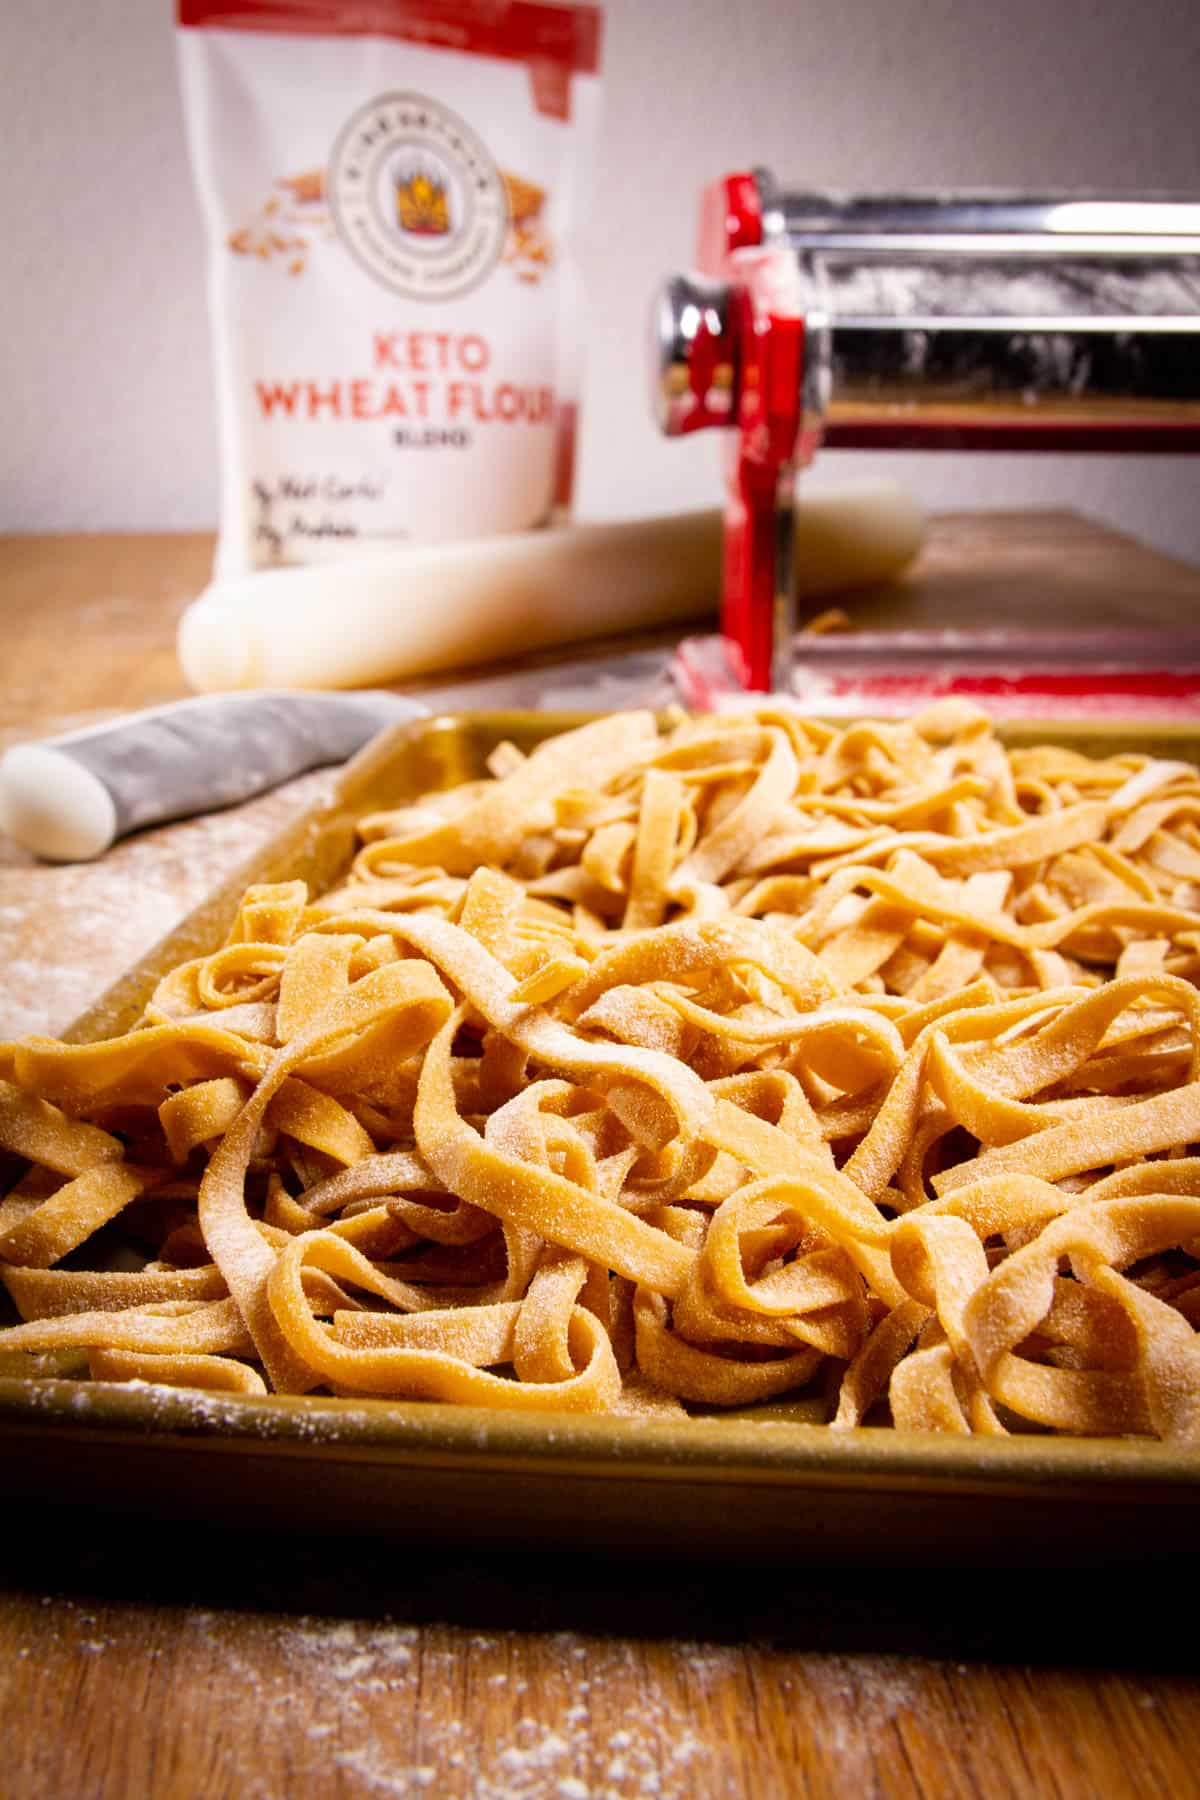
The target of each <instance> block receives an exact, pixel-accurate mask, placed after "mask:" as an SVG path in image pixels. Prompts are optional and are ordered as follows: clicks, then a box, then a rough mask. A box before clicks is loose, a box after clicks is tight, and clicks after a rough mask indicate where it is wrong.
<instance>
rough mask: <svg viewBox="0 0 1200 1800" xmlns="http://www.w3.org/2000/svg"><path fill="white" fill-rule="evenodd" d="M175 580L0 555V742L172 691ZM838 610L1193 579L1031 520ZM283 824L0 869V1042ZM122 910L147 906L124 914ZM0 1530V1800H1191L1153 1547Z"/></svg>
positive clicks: (901, 616) (157, 550)
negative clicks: (601, 1556) (831, 1559)
mask: <svg viewBox="0 0 1200 1800" xmlns="http://www.w3.org/2000/svg"><path fill="white" fill-rule="evenodd" d="M210 554H211V539H210V538H208V537H207V536H204V535H199V534H197V535H191V536H170V537H168V536H117V537H80V538H66V539H54V538H10V539H6V540H0V620H2V622H3V630H4V641H5V650H6V656H5V663H4V672H3V675H2V676H0V686H2V693H3V704H2V707H0V742H2V741H5V740H11V739H12V738H13V737H15V736H28V735H32V734H40V733H44V732H46V731H49V730H52V729H55V728H62V727H63V726H65V725H66V724H68V723H74V724H83V723H86V722H88V721H89V720H92V719H97V718H99V717H102V716H104V714H105V713H107V712H110V711H113V710H118V709H124V708H129V707H134V706H138V705H147V704H152V703H156V702H159V701H162V700H166V699H170V698H171V697H173V696H174V695H176V694H178V693H180V692H181V691H182V688H181V683H180V678H179V674H178V670H177V668H176V666H175V662H174V655H173V648H172V646H173V642H174V632H175V624H176V620H177V617H178V614H179V612H180V611H181V610H182V607H183V606H184V604H186V602H187V600H188V599H190V598H191V597H192V596H193V594H195V593H196V592H197V591H198V590H199V588H200V587H201V586H202V585H203V583H204V580H205V579H206V576H207V570H208V564H209V557H210ZM845 604H846V606H847V610H848V611H849V612H850V613H851V615H852V617H853V618H854V620H855V622H857V623H859V624H862V625H883V624H896V625H899V624H906V625H920V624H946V623H950V622H957V623H969V622H984V623H988V624H995V623H997V622H999V621H1000V620H1002V619H1003V620H1012V621H1013V622H1021V621H1022V620H1024V621H1026V622H1029V621H1031V620H1032V619H1035V618H1037V617H1038V616H1042V617H1044V615H1045V610H1046V608H1047V607H1053V609H1054V614H1055V622H1056V623H1057V624H1060V625H1064V626H1065V625H1067V624H1068V623H1084V622H1092V623H1095V624H1097V625H1100V624H1103V625H1120V624H1126V625H1128V624H1137V623H1139V622H1141V623H1167V622H1170V621H1172V620H1175V619H1178V618H1179V617H1181V616H1182V615H1184V614H1186V613H1189V612H1190V613H1191V615H1192V616H1193V617H1194V616H1195V615H1196V614H1197V613H1198V612H1200V575H1197V573H1196V572H1195V571H1192V570H1188V569H1185V568H1183V567H1182V566H1181V565H1178V564H1175V563H1172V562H1170V561H1168V560H1167V559H1166V558H1163V557H1159V556H1157V555H1154V554H1152V553H1151V552H1149V551H1146V550H1144V549H1142V548H1140V547H1139V546H1137V545H1134V544H1131V543H1130V542H1128V541H1127V540H1125V539H1121V538H1118V537H1115V536H1114V535H1113V534H1111V533H1108V532H1104V531H1101V530H1100V529H1099V528H1098V527H1094V526H1091V525H1089V524H1087V523H1086V522H1084V521H1082V520H1078V519H1073V518H1071V517H1068V516H1066V515H1058V514H1053V515H1052V514H1046V515H1039V516H1036V517H1034V518H1032V519H1024V520H1016V519H1013V518H1012V517H1006V516H996V515H987V516H983V515H979V516H973V517H964V518H958V519H951V520H945V521H941V522H939V523H938V525H937V527H936V528H935V530H934V532H933V534H932V536H931V541H930V545H929V548H928V549H927V551H926V553H925V556H924V558H923V559H922V563H921V565H920V566H919V567H918V569H917V570H916V571H914V573H913V574H912V575H911V576H910V577H909V578H908V580H907V581H905V582H904V583H901V584H899V585H898V586H897V587H894V588H891V589H886V590H885V589H880V590H878V591H876V592H873V593H868V594H863V595H860V596H856V597H854V598H853V599H851V600H849V601H847V602H846V603H845ZM660 641H661V640H660ZM608 648H609V649H611V646H608ZM543 660H544V661H546V662H547V663H551V662H552V659H549V658H547V659H543ZM501 679H502V678H501V676H499V675H498V676H497V677H496V681H494V682H493V683H491V684H490V691H489V693H488V702H489V703H491V704H495V703H498V701H499V700H500V698H501V694H500V692H499V691H498V688H497V682H500V681H501ZM439 687H440V690H441V693H443V694H446V693H449V694H451V695H452V694H453V693H455V692H461V693H462V694H463V696H464V698H465V696H466V695H467V694H468V693H469V692H470V688H469V686H468V685H466V681H465V677H464V683H463V685H462V687H461V689H458V690H456V689H455V688H454V685H453V682H451V683H450V684H449V685H448V687H443V686H442V684H439ZM319 779H320V778H319V777H316V778H314V777H309V778H305V782H308V783H312V782H313V781H315V780H319ZM311 798H312V793H311V791H310V789H309V788H307V787H306V786H305V785H304V783H299V784H292V786H291V787H290V788H289V789H285V790H282V791H281V792H280V793H279V794H276V795H273V796H268V797H266V799H264V800H261V801H256V802H252V803H251V805H250V807H249V808H238V809H235V810H234V812H232V813H229V814H224V815H220V816H219V817H218V818H215V819H212V820H206V821H197V822H194V823H189V824H185V825H178V826H173V827H169V828H166V829H165V830H162V831H157V832H151V833H145V834H142V835H141V836H140V837H139V838H136V839H134V840H132V841H131V842H130V843H128V844H126V845H123V846H120V847H118V849H117V850H116V851H114V852H113V853H111V854H110V856H109V857H107V858H105V859H104V860H103V862H102V863H100V864H98V865H95V866H94V867H90V868H83V869H65V870H61V869H45V868H40V867H38V866H37V865H35V864H33V863H32V862H31V861H30V860H29V859H28V858H25V857H23V856H22V855H21V854H20V853H18V852H16V851H14V850H12V849H11V848H10V849H9V850H8V851H6V852H4V853H3V854H2V855H0V956H2V957H3V959H4V966H5V969H6V980H5V982H4V983H3V984H2V988H0V1033H3V1032H4V1030H5V1017H4V1011H3V1008H4V1005H5V1004H7V1005H8V1006H9V1008H10V1016H16V1017H19V1018H20V1019H21V1021H22V1024H23V1028H33V1027H31V1026H27V1025H25V1021H27V1020H28V1019H30V1018H33V1019H39V1018H40V1019H42V1020H43V1022H54V1023H56V1024H65V1022H66V1018H67V1017H68V1016H69V1014H70V1012H73V1011H77V1010H79V1009H81V1008H82V1007H83V1006H84V1005H85V1004H86V1003H87V1002H88V1001H89V1000H90V999H92V998H93V997H94V996H95V995H96V993H98V992H99V990H100V989H101V988H102V987H103V986H104V985H105V983H106V981H107V980H109V979H110V978H111V977H112V976H114V975H115V974H116V973H118V972H119V970H120V969H121V968H122V967H124V966H125V965H126V964H127V963H129V962H131V961H132V960H134V958H135V957H136V956H137V955H139V954H141V952H142V951H143V950H145V949H146V948H148V946H149V943H150V941H152V939H153V938H154V937H156V936H158V935H159V934H160V933H161V932H162V931H165V930H166V929H167V928H168V927H169V926H170V924H172V923H173V922H174V918H176V917H178V915H179V913H181V912H182V911H183V910H184V908H185V906H186V905H188V904H190V903H191V902H192V901H194V900H195V899H196V898H197V897H198V895H199V893H201V892H204V891H207V890H208V889H209V888H211V887H212V886H214V885H215V884H216V882H217V881H218V880H219V879H220V878H221V877H222V875H224V874H225V873H227V872H228V871H229V870H230V869H231V868H232V866H233V865H234V864H235V863H236V862H237V861H238V860H239V859H240V857H241V856H242V855H244V854H245V853H246V850H247V848H248V847H249V845H250V844H251V842H252V841H253V840H254V838H255V837H256V836H257V835H259V834H261V835H266V833H268V832H269V831H271V830H274V829H276V828H278V826H279V825H280V824H282V823H283V821H284V819H285V818H286V817H287V815H288V811H289V810H299V808H300V806H302V805H303V804H306V803H308V801H309V800H310V799H311ZM256 808H257V809H259V810H258V811H257V812H256V811H255V810H254V809H256ZM134 888H140V889H141V891H142V892H143V894H144V893H146V892H150V893H152V894H153V895H154V896H156V898H155V899H154V901H153V903H152V904H150V905H149V906H147V905H146V904H145V903H143V905H142V908H141V911H140V913H139V914H137V916H134V914H133V912H132V911H131V909H130V908H129V907H128V905H125V904H123V901H122V896H123V895H124V894H127V893H128V892H129V891H130V890H131V889H134ZM147 932H148V933H149V936H146V935H145V934H146V933H147ZM39 1009H40V1011H39ZM2 1495H3V1487H2V1484H0V1506H2V1504H3V1500H2ZM0 1530H2V1532H3V1542H4V1544H5V1549H6V1555H5V1557H4V1561H3V1564H2V1565H0V1717H2V1718H3V1719H4V1721H5V1743H4V1750H3V1756H2V1758H0V1795H2V1796H3V1800H35V1797H36V1800H42V1797H44V1796H59V1795H62V1796H71V1797H72V1800H74V1797H76V1796H79V1797H82V1800H90V1797H92V1796H97V1797H101V1800H108V1797H109V1796H112V1797H114V1800H124V1797H126V1796H128V1797H129V1800H142V1797H143V1796H153V1797H154V1800H190V1797H191V1796H204V1797H205V1800H221V1797H222V1796H230V1797H236V1800H243V1797H253V1800H276V1797H278V1800H285V1797H286V1800H291V1797H292V1796H295V1795H308V1794H312V1795H318V1796H325V1795H329V1796H331V1797H332V1800H358V1797H359V1796H363V1797H364V1800H365V1797H369V1796H383V1797H384V1800H389V1797H392V1796H421V1795H432V1796H435V1797H439V1800H440V1797H441V1796H446V1797H447V1800H543V1797H544V1800H642V1797H645V1800H692V1797H693V1796H695V1797H697V1800H707V1797H710V1796H711V1797H712V1800H726V1797H728V1800H740V1797H741V1796H753V1797H755V1800H757V1797H759V1796H763V1797H765V1800H773V1797H774V1796H790V1795H799V1796H808V1795H812V1796H818V1797H824V1796H831V1797H832V1796H842V1795H847V1794H850V1795H858V1794H879V1795H889V1796H890V1795H897V1796H905V1797H913V1800H917V1797H924V1796H939V1797H940V1796H944V1795H949V1796H955V1797H957V1796H964V1797H965V1796H971V1795H977V1794H978V1795H985V1796H988V1797H989V1800H990V1797H991V1796H999V1797H1008V1796H1013V1797H1024V1796H1034V1795H1036V1796H1042V1795H1049V1796H1076V1795H1078V1796H1092V1795H1104V1796H1106V1797H1107V1796H1113V1797H1116V1800H1122V1797H1123V1796H1142V1795H1145V1796H1151V1795H1154V1796H1158V1795H1163V1794H1170V1795H1172V1796H1176V1795H1178V1796H1186V1795H1190V1794H1198V1793H1200V1778H1198V1777H1197V1774H1196V1771H1197V1769H1198V1768H1200V1687H1197V1684H1196V1683H1195V1681H1194V1679H1193V1677H1194V1674H1195V1660H1196V1659H1195V1651H1194V1648H1193V1643H1192V1636H1193V1634H1191V1633H1189V1632H1188V1621H1189V1620H1190V1618H1191V1616H1192V1606H1191V1602H1192V1599H1193V1597H1194V1571H1193V1570H1192V1569H1190V1568H1187V1569H1185V1568H1180V1567H1178V1566H1176V1567H1170V1568H1164V1567H1162V1566H1160V1565H1158V1564H1156V1563H1155V1562H1154V1560H1153V1544H1152V1543H1148V1544H1147V1546H1146V1564H1145V1568H1144V1570H1143V1571H1141V1572H1140V1573H1139V1574H1138V1575H1137V1576H1136V1578H1134V1579H1130V1578H1129V1576H1128V1574H1127V1573H1126V1574H1125V1575H1123V1577H1122V1580H1121V1582H1120V1584H1118V1583H1117V1582H1115V1581H1114V1580H1113V1579H1112V1578H1111V1577H1110V1576H1108V1575H1106V1573H1105V1572H1104V1571H1103V1570H1086V1569H1084V1570H1078V1569H1075V1570H1072V1571H1071V1573H1070V1574H1069V1575H1067V1574H1061V1575H1060V1574H1056V1573H1055V1572H1054V1571H1053V1570H1043V1571H1041V1572H1037V1573H1034V1572H1029V1573H1023V1572H1022V1571H1020V1570H1017V1571H1011V1570H1005V1571H1000V1570H994V1569H988V1568H983V1567H973V1568H970V1569H968V1570H964V1571H962V1572H959V1573H953V1572H950V1573H940V1574H937V1575H934V1574H932V1573H925V1572H922V1571H908V1572H906V1571H896V1570H893V1571H886V1570H880V1571H870V1570H863V1569H849V1570H847V1569H836V1568H829V1567H822V1566H820V1565H816V1566H813V1567H811V1568H804V1569H788V1568H770V1567H768V1568H767V1569H765V1570H764V1569H761V1568H760V1569H759V1570H757V1571H752V1572H745V1571H738V1570H730V1569H722V1568H714V1567H712V1566H711V1565H709V1566H704V1567H699V1566H695V1565H689V1564H686V1563H680V1564H678V1565H676V1564H672V1565H670V1566H664V1565H661V1564H658V1565H655V1564H645V1565H639V1564H635V1563H630V1562H623V1561H614V1560H609V1561H599V1560H590V1561H583V1560H581V1559H562V1558H553V1557H551V1556H549V1555H547V1556H545V1557H542V1558H536V1559H534V1558H528V1557H526V1558H513V1557H511V1556H504V1557H501V1556H499V1555H497V1554H488V1553H487V1552H486V1551H484V1550H482V1549H476V1548H473V1547H472V1546H470V1545H464V1546H463V1548H462V1551H461V1554H459V1553H456V1554H453V1555H449V1554H447V1553H446V1552H445V1551H439V1552H437V1553H436V1554H431V1553H429V1552H428V1551H425V1550H423V1549H422V1546H421V1545H420V1544H418V1543H414V1544H413V1545H411V1546H409V1547H407V1548H405V1547H400V1548H397V1546H395V1545H394V1544H388V1545H374V1544H372V1543H370V1542H369V1541H367V1540H351V1541H346V1540H331V1541H328V1542H322V1541H320V1540H318V1539H314V1538H312V1537H289V1536H288V1535H287V1534H286V1520H281V1521H280V1528H279V1530H278V1531H277V1532H268V1533H256V1534H253V1535H251V1534H248V1533H245V1532H242V1533H235V1534H229V1533H220V1532H217V1531H215V1530H214V1531H207V1532H200V1531H197V1530H195V1529H194V1528H191V1527H188V1528H184V1527H172V1525H171V1523H170V1521H163V1522H162V1524H161V1525H159V1526H158V1527H156V1528H154V1529H152V1530H150V1531H148V1532H147V1531H146V1530H144V1529H137V1528H134V1527H132V1526H130V1525H126V1524H124V1523H123V1522H122V1521H121V1520H119V1519H118V1520H113V1519H108V1518H105V1517H104V1516H103V1515H100V1514H98V1513H96V1512H95V1511H94V1510H93V1509H92V1508H90V1507H89V1504H88V1497H87V1496H86V1495H79V1496H74V1497H70V1505H69V1507H68V1508H67V1509H65V1510H64V1511H63V1512H62V1513H61V1514H59V1515H52V1516H44V1515H43V1516H39V1517H37V1518H31V1517H30V1516H29V1515H28V1514H27V1513H13V1512H11V1511H10V1512H9V1513H8V1514H7V1515H6V1514H4V1513H3V1512H2V1511H0ZM883 1553H884V1554H885V1555H886V1547H883ZM1172 1620H1175V1621H1177V1622H1178V1624H1179V1626H1180V1628H1181V1629H1180V1631H1179V1632H1178V1633H1172V1632H1170V1631H1169V1630H1168V1627H1169V1625H1170V1623H1171V1621H1172ZM1185 1634H1186V1635H1185Z"/></svg>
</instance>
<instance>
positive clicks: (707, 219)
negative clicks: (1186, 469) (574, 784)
mask: <svg viewBox="0 0 1200 1800" xmlns="http://www.w3.org/2000/svg"><path fill="white" fill-rule="evenodd" d="M697 260H698V265H699V267H698V272H697V273H695V274H690V275H677V276H675V277H674V278H673V279H671V280H669V281H668V282H667V283H666V284H665V285H664V287H663V289H662V291H661V293H660V295H659V297H658V299H657V301H656V304H655V309H654V318H653V349H652V389H653V405H654V409H655V411H656V414H657V417H658V420H659V423H660V425H661V427H662V430H663V431H664V433H666V435H668V436H671V437H675V436H680V435H683V434H685V433H689V432H693V431H699V430H706V429H709V428H711V427H719V428H721V429H722V430H723V431H724V433H725V436H726V447H725V461H726V484H727V501H726V525H725V547H724V565H723V570H722V602H721V629H722V634H723V637H724V639H725V646H726V655H727V658H728V660H729V662H730V664H731V672H732V674H733V676H734V678H735V679H736V680H737V681H738V682H739V683H740V684H741V685H742V686H743V687H745V688H748V689H750V690H752V691H767V690H769V689H771V688H772V687H774V688H780V689H786V688H787V687H788V686H789V685H790V669H791V655H792V639H793V635H794V619H795V612H794V599H793V569H792V539H793V531H792V522H793V507H794V499H795V482H796V475H797V472H798V470H800V469H802V468H804V467H805V466H806V465H808V464H809V463H810V462H811V461H812V458H813V457H814V455H815V453H816V451H817V449H818V447H819V446H820V445H821V444H822V443H824V444H828V445H832V446H835V447H836V446H840V447H843V448H880V447H884V446H889V447H903V448H908V449H929V450H934V449H941V450H946V449H950V450H1039V451H1047V450H1053V451H1059V452H1075V451H1081V450H1104V451H1114V450H1117V451H1165V452H1181V451H1197V450H1200V202H1196V201H1188V200H1181V199H1142V200H1132V199H1126V200H1108V199H1101V198H1095V197H1083V196H1074V197H1070V196H1065V195H1064V196H1061V197H1059V198H1056V199H1028V198H1000V197H997V196H979V197H970V196H964V195H937V196H930V197H926V198H894V197H888V198H847V197H842V196H834V195H828V194H812V193H783V192H781V191H780V190H779V189H778V188H777V187H776V184H775V182H774V180H773V178H772V177H771V176H770V174H768V173H767V172H766V171H765V170H761V169H760V170H756V171H754V172H753V173H743V174H735V175H730V176H727V177H726V178H725V179H724V180H722V181H719V182H717V183H715V184H714V185H713V186H712V187H710V188H708V189H707V190H706V192H705V195H704V199H703V203H702V208H701V222H700V238H699V250H698V259H697Z"/></svg>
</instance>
